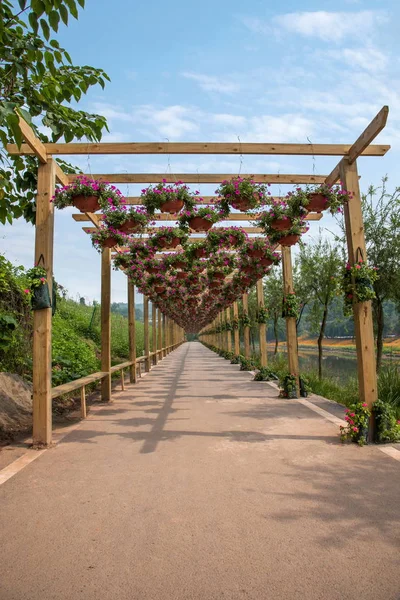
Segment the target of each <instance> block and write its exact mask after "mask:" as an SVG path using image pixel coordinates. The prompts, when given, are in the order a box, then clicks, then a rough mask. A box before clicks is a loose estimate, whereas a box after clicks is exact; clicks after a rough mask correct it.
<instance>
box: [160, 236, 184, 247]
mask: <svg viewBox="0 0 400 600" xmlns="http://www.w3.org/2000/svg"><path fill="white" fill-rule="evenodd" d="M180 243H181V240H180V238H178V237H176V238H172V239H171V241H168V240H167V239H163V238H160V239H159V240H158V245H159V247H160V248H176V247H177V246H179V244H180Z"/></svg>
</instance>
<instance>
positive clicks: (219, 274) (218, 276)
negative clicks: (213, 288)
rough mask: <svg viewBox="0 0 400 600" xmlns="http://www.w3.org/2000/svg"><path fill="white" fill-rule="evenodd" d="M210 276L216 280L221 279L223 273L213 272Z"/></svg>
mask: <svg viewBox="0 0 400 600" xmlns="http://www.w3.org/2000/svg"><path fill="white" fill-rule="evenodd" d="M212 277H213V279H214V280H217V281H218V280H219V281H223V280H224V279H225V275H224V273H214V274H213V276H212Z"/></svg>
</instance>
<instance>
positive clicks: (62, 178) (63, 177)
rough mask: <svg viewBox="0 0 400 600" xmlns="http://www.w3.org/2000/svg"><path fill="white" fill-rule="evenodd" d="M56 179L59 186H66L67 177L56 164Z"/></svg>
mask: <svg viewBox="0 0 400 600" xmlns="http://www.w3.org/2000/svg"><path fill="white" fill-rule="evenodd" d="M55 169H56V179H57V182H58V183H61V185H64V186H66V185H68V183H69V180H68V175H67V174H66V173H64V171H63V170H62V168H61V167H60V165H58V164H57V163H56V167H55Z"/></svg>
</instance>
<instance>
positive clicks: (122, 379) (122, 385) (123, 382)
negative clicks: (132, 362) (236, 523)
mask: <svg viewBox="0 0 400 600" xmlns="http://www.w3.org/2000/svg"><path fill="white" fill-rule="evenodd" d="M121 389H122V391H124V390H125V373H124V369H121Z"/></svg>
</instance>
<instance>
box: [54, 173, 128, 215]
mask: <svg viewBox="0 0 400 600" xmlns="http://www.w3.org/2000/svg"><path fill="white" fill-rule="evenodd" d="M51 202H53V203H54V206H55V207H56V208H60V209H62V208H65V207H67V206H76V208H78V209H79V210H80V211H81V212H96V211H97V210H100V208H103V209H105V208H107V207H108V205H109V203H110V202H112V203H113V205H114V206H121V205H123V204H124V203H125V200H124V197H123V196H122V194H121V192H120V191H119V190H118V189H117V188H116V187H115V186H114V185H110V184H109V183H106V182H104V181H98V180H96V179H90V178H89V177H87V176H86V175H78V176H77V178H76V181H75V182H74V183H71V184H70V185H66V186H64V187H62V188H57V189H56V191H55V194H54V196H53V197H52V199H51Z"/></svg>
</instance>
